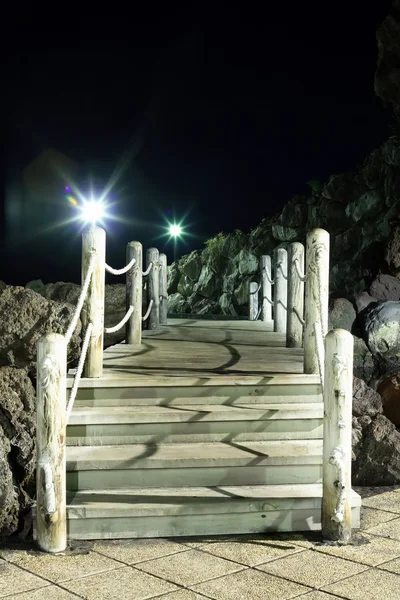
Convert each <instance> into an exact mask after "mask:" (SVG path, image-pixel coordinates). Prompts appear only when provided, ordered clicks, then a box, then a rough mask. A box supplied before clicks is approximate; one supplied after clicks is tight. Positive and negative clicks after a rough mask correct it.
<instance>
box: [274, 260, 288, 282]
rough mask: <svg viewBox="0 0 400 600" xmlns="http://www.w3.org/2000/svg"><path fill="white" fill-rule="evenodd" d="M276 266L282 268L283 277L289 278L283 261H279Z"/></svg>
mask: <svg viewBox="0 0 400 600" xmlns="http://www.w3.org/2000/svg"><path fill="white" fill-rule="evenodd" d="M276 268H277V269H280V271H281V273H282V277H283V278H284V279H287V278H288V275H287V272H286V273H285V271H284V270H283V263H282V262H279V263H278V264H277V265H276Z"/></svg>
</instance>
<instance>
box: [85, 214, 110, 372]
mask: <svg viewBox="0 0 400 600" xmlns="http://www.w3.org/2000/svg"><path fill="white" fill-rule="evenodd" d="M93 252H94V253H95V264H94V270H93V274H92V278H91V281H90V285H89V289H88V293H87V295H86V298H85V302H84V304H83V310H82V315H81V320H82V326H83V331H86V328H87V326H88V324H89V323H93V330H92V334H91V336H90V340H89V346H88V351H87V355H86V361H85V366H84V368H83V376H84V377H101V376H102V374H103V335H104V333H103V332H104V293H105V263H106V232H105V231H104V229H102V228H101V227H97V226H95V225H91V226H90V227H88V228H87V229H85V231H84V232H83V234H82V283H83V281H84V280H85V277H86V273H87V270H88V267H89V263H90V260H91V257H92V253H93Z"/></svg>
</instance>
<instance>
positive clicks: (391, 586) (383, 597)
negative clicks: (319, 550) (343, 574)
mask: <svg viewBox="0 0 400 600" xmlns="http://www.w3.org/2000/svg"><path fill="white" fill-rule="evenodd" d="M324 590H326V591H327V592H330V593H332V594H338V595H339V596H341V597H342V598H348V600H399V596H400V576H399V575H394V574H393V573H387V572H384V571H381V570H380V569H368V570H367V571H364V572H363V573H359V574H358V575H354V576H353V577H349V578H348V579H344V580H343V581H339V582H338V583H333V584H331V585H327V586H326V587H324Z"/></svg>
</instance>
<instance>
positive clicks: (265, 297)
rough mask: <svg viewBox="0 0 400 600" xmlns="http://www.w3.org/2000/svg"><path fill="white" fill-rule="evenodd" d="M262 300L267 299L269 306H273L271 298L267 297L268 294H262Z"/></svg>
mask: <svg viewBox="0 0 400 600" xmlns="http://www.w3.org/2000/svg"><path fill="white" fill-rule="evenodd" d="M263 300H266V301H267V302H268V303H269V304H271V306H273V305H274V301H273V300H270V299H269V298H268V296H263Z"/></svg>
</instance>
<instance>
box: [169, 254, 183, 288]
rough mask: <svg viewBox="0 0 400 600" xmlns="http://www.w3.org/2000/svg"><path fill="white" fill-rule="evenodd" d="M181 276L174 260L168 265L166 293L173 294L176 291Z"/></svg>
mask: <svg viewBox="0 0 400 600" xmlns="http://www.w3.org/2000/svg"><path fill="white" fill-rule="evenodd" d="M180 278H181V273H180V271H179V268H178V264H177V263H176V262H174V263H172V265H170V266H169V267H168V271H167V293H168V294H175V292H177V291H178V282H179V280H180Z"/></svg>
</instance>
